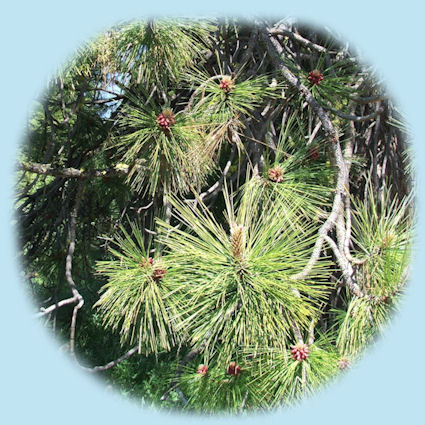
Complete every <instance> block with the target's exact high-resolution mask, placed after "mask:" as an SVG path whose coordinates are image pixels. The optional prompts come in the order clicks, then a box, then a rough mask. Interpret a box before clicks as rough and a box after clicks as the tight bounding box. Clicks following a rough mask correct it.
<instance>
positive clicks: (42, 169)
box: [18, 162, 130, 179]
mask: <svg viewBox="0 0 425 425" xmlns="http://www.w3.org/2000/svg"><path fill="white" fill-rule="evenodd" d="M129 168H130V167H129V166H128V165H123V164H120V166H116V167H114V168H110V169H108V170H83V169H80V170H77V169H76V168H57V167H54V166H52V165H51V164H40V163H37V162H20V163H19V164H18V169H20V170H24V171H29V172H31V173H36V174H42V175H46V176H54V177H62V178H65V179H69V178H75V179H85V178H91V177H102V178H109V177H118V176H125V175H127V174H128V172H129Z"/></svg>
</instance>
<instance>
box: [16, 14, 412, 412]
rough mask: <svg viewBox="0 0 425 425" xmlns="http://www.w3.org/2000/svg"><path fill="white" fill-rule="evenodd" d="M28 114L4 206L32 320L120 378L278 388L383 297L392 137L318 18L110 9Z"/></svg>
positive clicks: (304, 376) (231, 390)
mask: <svg viewBox="0 0 425 425" xmlns="http://www.w3.org/2000/svg"><path fill="white" fill-rule="evenodd" d="M28 127H29V132H28V134H27V135H26V139H27V143H26V144H24V145H23V146H22V151H21V153H20V158H19V166H18V168H19V170H18V172H17V173H18V177H19V180H18V182H17V200H16V208H17V211H18V215H17V217H18V222H19V234H20V238H21V248H22V249H21V254H22V258H23V265H24V269H25V273H26V276H27V280H28V285H29V287H30V288H31V290H32V292H33V295H34V296H35V297H36V300H37V303H38V304H39V308H40V310H39V313H38V316H40V317H41V316H43V317H46V318H47V321H46V325H47V326H50V327H51V328H52V330H53V332H55V333H56V334H58V335H60V336H66V337H67V339H69V351H70V354H71V355H72V356H73V357H74V359H75V360H76V362H77V363H78V365H79V366H81V367H83V368H84V369H86V370H87V371H89V372H96V373H102V374H105V375H106V377H107V379H108V381H110V382H112V383H114V384H116V385H118V386H120V387H121V388H122V389H123V392H124V393H125V394H132V395H135V396H137V397H138V398H141V399H143V400H147V401H149V402H154V403H156V404H159V405H162V406H166V407H180V408H182V409H187V410H195V411H201V412H218V411H226V412H235V413H240V412H243V411H248V410H254V409H264V410H266V409H270V408H273V407H276V406H286V405H290V404H291V403H294V402H296V401H297V400H299V399H300V398H302V397H304V396H305V395H306V394H309V393H311V392H312V391H314V390H316V389H317V388H319V387H320V386H322V385H323V384H324V383H325V382H327V381H328V380H330V379H332V378H333V377H335V376H336V375H337V374H338V373H340V372H341V371H343V370H345V369H347V368H349V366H350V365H351V364H352V363H353V362H354V361H356V360H357V359H358V358H359V357H360V356H361V355H362V353H363V350H364V349H365V347H366V346H367V345H368V344H370V343H371V342H372V341H373V339H374V337H375V335H377V333H379V332H380V331H381V330H382V329H383V328H384V327H385V324H386V323H387V321H388V318H389V317H390V316H391V314H392V312H393V311H394V310H395V309H396V308H397V305H398V303H399V300H400V298H401V295H402V292H403V290H404V287H405V284H406V281H407V274H408V264H409V256H410V245H411V239H412V223H413V208H412V202H411V201H412V181H411V180H412V177H411V175H412V171H411V169H410V164H409V162H408V147H407V142H406V141H407V139H408V132H407V131H406V128H405V126H404V125H403V123H402V118H401V116H400V113H399V111H398V110H397V109H396V107H395V106H394V105H393V103H392V101H391V99H389V98H388V96H387V95H386V93H385V91H384V89H383V88H382V86H381V85H380V84H379V83H378V80H377V78H376V76H375V75H374V74H373V72H372V70H371V69H370V68H368V67H367V66H365V65H363V64H361V63H360V62H359V60H358V59H357V58H356V57H355V56H354V55H353V53H352V52H351V51H350V50H349V49H347V48H346V47H343V46H342V44H340V43H339V42H338V41H337V40H335V39H334V38H332V37H331V36H330V34H328V33H326V32H324V33H317V32H316V33H315V32H313V31H311V30H310V29H309V28H305V27H303V26H302V25H299V24H297V23H291V22H289V21H287V20H281V21H278V22H271V21H256V22H252V23H247V22H240V21H238V20H229V19H226V20H222V21H215V20H203V21H196V22H195V21H185V20H178V21H177V20H162V21H155V20H149V21H146V22H137V23H129V24H123V25H120V26H117V27H115V28H112V29H111V30H110V31H108V32H107V33H105V34H102V35H100V36H99V37H98V38H96V39H94V40H92V41H91V42H90V43H89V44H88V45H87V46H84V47H83V48H82V49H81V50H80V51H79V52H77V54H76V56H75V58H74V59H73V60H72V61H71V62H70V63H68V64H67V65H66V66H65V67H64V68H63V69H62V70H61V71H60V72H59V73H58V74H57V75H56V76H55V77H54V78H52V80H51V82H50V86H49V89H48V90H47V91H46V93H44V94H43V95H42V96H41V97H40V99H39V104H38V106H37V107H36V108H35V109H34V111H33V113H32V117H31V119H30V121H29V124H28ZM46 297H47V300H46V299H45V298H46ZM114 358H115V359H116V360H113V361H111V359H114ZM102 363H105V366H93V365H98V364H102ZM83 364H86V366H83ZM87 365H89V366H87Z"/></svg>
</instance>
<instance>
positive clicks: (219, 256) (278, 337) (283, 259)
mask: <svg viewBox="0 0 425 425" xmlns="http://www.w3.org/2000/svg"><path fill="white" fill-rule="evenodd" d="M249 187H251V188H254V187H255V185H250V186H249ZM224 196H225V201H226V207H227V208H226V214H225V222H224V223H225V224H224V226H223V225H221V224H220V223H219V222H218V221H217V219H216V218H215V217H214V216H213V215H212V214H211V212H210V211H209V210H208V209H207V208H206V206H205V205H204V204H203V203H202V201H200V202H199V204H198V205H199V206H198V207H193V206H190V205H187V204H184V203H182V202H181V201H178V200H177V199H176V198H172V199H171V203H172V204H173V207H174V209H175V214H176V217H177V218H178V220H179V221H180V222H181V223H183V224H184V225H185V226H186V227H187V230H185V229H175V228H172V227H171V226H170V225H167V223H165V222H163V221H159V222H158V224H159V226H160V228H162V229H163V233H162V234H163V236H162V238H161V241H162V243H164V245H165V246H166V247H167V248H168V252H167V254H168V255H167V262H168V263H169V264H170V269H173V271H174V274H175V279H176V280H177V284H179V285H180V286H181V287H182V290H181V291H180V292H179V296H180V297H181V300H180V307H179V310H178V311H179V316H178V318H179V321H180V323H179V325H178V326H179V328H181V329H184V330H185V331H186V332H187V333H188V334H189V341H190V343H191V344H195V345H196V344H200V343H201V342H203V344H204V346H205V348H204V352H205V353H206V354H205V355H206V356H207V357H208V356H210V355H214V354H216V353H217V352H219V355H220V357H222V358H223V360H224V361H229V360H230V359H231V357H232V355H233V354H234V353H235V351H237V350H238V349H239V347H241V346H242V347H245V346H257V347H258V346H263V345H264V346H271V347H280V348H284V347H285V346H286V345H287V341H288V338H290V335H291V334H292V323H294V322H295V323H297V324H298V326H299V327H301V328H306V327H307V326H308V324H309V319H311V318H312V317H313V316H314V315H315V314H316V308H317V305H318V303H319V301H320V300H321V299H323V297H325V296H326V284H325V280H326V276H327V274H328V273H329V271H328V270H327V268H326V262H320V263H319V264H318V265H317V267H316V268H315V269H314V271H313V272H312V274H311V276H310V277H309V278H308V279H305V280H296V281H295V280H291V275H293V274H296V273H298V272H299V271H300V270H302V269H303V267H304V266H305V264H306V262H307V261H308V258H309V252H310V250H309V248H310V246H311V243H312V241H313V238H314V233H315V231H316V228H315V227H305V229H304V232H303V233H302V234H300V233H299V232H297V231H296V230H294V228H293V226H291V225H289V223H290V222H291V221H294V220H295V221H296V215H295V211H292V212H290V211H289V212H288V211H285V215H282V214H281V210H282V209H281V204H280V203H279V202H278V200H273V201H271V200H266V201H265V204H266V205H267V207H266V208H264V209H257V210H256V209H255V207H254V206H255V205H257V203H258V202H259V192H258V191H257V190H254V189H251V190H249V189H245V192H244V194H243V197H242V198H241V200H240V202H239V204H238V205H237V206H236V207H234V206H233V202H232V198H231V195H230V194H229V193H228V192H227V191H225V192H224ZM321 280H322V282H321ZM187 282H190V284H188V283H187ZM218 343H219V348H217V344H218Z"/></svg>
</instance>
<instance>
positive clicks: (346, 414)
mask: <svg viewBox="0 0 425 425" xmlns="http://www.w3.org/2000/svg"><path fill="white" fill-rule="evenodd" d="M203 3H204V4H201V6H199V5H195V3H194V2H193V3H192V2H181V1H175V2H171V1H165V0H162V1H151V2H149V3H144V4H143V3H142V2H140V1H139V2H136V1H125V0H120V1H115V2H112V1H106V0H104V1H89V0H85V1H81V0H72V1H69V2H59V1H34V2H28V4H26V3H25V2H23V1H14V2H12V3H10V4H9V5H7V6H3V7H2V9H3V10H2V12H1V17H0V20H1V25H0V34H1V38H0V40H1V50H0V55H1V56H0V57H1V59H0V62H1V65H0V72H1V83H0V87H1V89H0V96H1V106H0V108H1V115H0V117H1V133H0V134H1V136H0V137H1V148H2V167H1V170H0V172H1V199H2V207H1V220H0V223H1V236H2V240H1V244H0V250H1V256H0V258H1V278H0V279H1V283H0V284H1V288H2V289H1V291H0V296H1V298H2V302H1V307H0V312H1V313H0V314H1V321H0V326H1V334H0V338H1V347H2V348H1V363H0V368H1V375H0V388H1V390H0V391H1V397H0V406H1V408H0V421H1V422H2V423H4V424H9V423H10V424H12V423H13V424H20V423H27V424H45V423H53V424H56V423H60V424H63V425H66V424H86V423H89V422H92V423H99V424H105V425H106V424H123V423H129V422H130V421H131V422H132V423H148V422H154V423H157V424H162V423H168V422H171V421H172V422H173V423H174V424H183V423H196V422H199V419H198V418H195V417H193V416H189V417H186V416H180V415H177V414H168V415H165V414H164V413H157V412H153V411H148V410H142V409H139V408H136V407H135V406H134V404H132V403H131V402H124V401H123V400H122V399H121V398H120V397H117V396H115V395H113V394H111V393H107V392H105V391H104V390H103V389H102V387H101V386H100V385H99V384H98V382H96V381H95V380H94V379H92V378H88V377H86V376H84V375H83V374H82V373H81V372H80V371H79V370H78V369H77V368H76V367H74V366H72V365H71V363H70V361H69V360H67V359H66V358H65V357H63V356H62V355H61V354H60V353H58V346H57V344H56V342H55V341H54V340H53V339H52V338H51V337H50V336H49V335H48V334H47V333H46V332H45V331H44V330H42V328H41V326H40V324H39V323H38V322H37V321H35V320H33V318H32V315H31V308H32V306H31V304H30V302H29V299H28V298H26V297H25V295H24V292H23V290H22V285H20V282H19V277H18V267H17V262H16V260H15V259H14V257H15V252H16V250H15V249H14V246H13V244H14V235H13V228H12V226H11V221H12V215H11V199H12V188H11V186H12V172H13V166H14V159H15V154H16V147H17V144H18V142H19V140H20V136H21V134H22V131H23V129H24V127H25V122H26V120H27V118H28V113H29V109H30V107H31V103H32V101H33V99H34V98H35V97H36V96H37V95H38V94H39V93H40V92H41V91H42V90H43V89H44V86H45V83H46V81H47V79H48V77H49V75H51V74H52V73H53V72H54V71H55V69H56V67H57V66H59V65H60V64H61V63H63V62H64V61H65V60H66V58H68V57H69V56H70V55H71V54H72V52H73V51H74V49H75V48H76V47H77V46H78V45H79V44H80V43H82V42H83V41H85V40H87V39H88V38H89V37H91V36H93V35H94V34H96V33H97V32H99V31H100V30H102V29H105V28H107V27H108V26H110V25H112V24H114V23H116V22H117V21H120V20H124V19H131V18H137V17H143V16H146V15H151V14H154V15H180V16H182V15H185V16H188V15H190V16H193V15H198V16H199V15H204V16H205V15H211V14H215V15H222V14H227V15H230V16H232V15H233V16H245V17H249V16H253V15H255V14H257V15H258V14H260V15H263V16H264V15H268V16H274V17H282V16H287V15H291V16H295V17H299V18H304V19H308V20H309V21H311V22H312V23H316V24H318V25H326V26H329V27H330V28H332V29H334V30H335V31H336V32H338V33H340V35H341V36H342V37H343V38H344V39H346V40H349V41H351V42H352V43H353V44H354V45H355V46H356V47H357V48H358V49H359V50H360V51H361V53H362V54H363V57H364V59H366V60H367V61H369V62H371V63H373V64H376V66H377V69H378V71H379V72H380V73H381V75H382V77H383V80H384V81H385V83H386V84H387V86H388V87H389V88H390V89H391V91H392V93H393V94H394V97H395V98H396V100H397V102H398V105H399V106H400V107H401V109H402V110H404V112H405V114H406V116H407V117H408V121H409V123H410V125H411V128H412V130H413V134H414V139H415V140H414V149H415V163H416V167H417V180H418V188H419V194H420V197H419V203H418V210H419V225H418V233H417V235H418V238H417V239H418V242H417V245H416V251H417V252H421V251H422V249H423V233H424V223H423V217H421V213H422V211H423V205H422V204H423V199H424V197H423V195H424V193H423V190H422V188H421V186H422V183H423V181H424V179H423V174H424V173H423V168H422V165H423V161H424V159H425V158H424V140H423V138H422V126H423V125H424V124H425V119H424V98H423V97H424V90H423V87H424V82H425V72H424V71H425V69H424V60H423V54H424V47H423V42H424V31H423V27H424V24H423V22H422V18H423V16H424V15H423V11H422V10H421V9H422V8H421V7H420V2H419V1H406V0H405V1H403V2H399V3H398V2H391V1H382V2H379V1H376V2H373V1H371V0H368V1H360V0H357V1H348V2H345V1H343V0H340V1H325V0H316V1H307V0H302V1H300V2H297V3H298V4H297V5H296V4H295V3H296V2H295V1H292V2H284V1H274V2H273V1H265V0H264V1H261V2H256V3H255V4H254V5H252V4H248V2H247V1H232V2H231V1H228V0H227V1H213V0H210V1H209V2H208V3H207V2H203ZM423 275H424V262H423V261H421V259H420V258H419V255H417V256H416V259H415V260H414V264H413V270H412V282H411V284H410V286H409V289H408V292H407V295H406V297H405V302H404V304H403V306H402V312H401V313H400V314H399V315H398V316H397V317H396V318H395V319H394V320H393V321H392V325H391V327H390V328H389V329H388V330H387V332H386V334H385V335H384V337H383V338H382V339H381V340H380V341H379V343H378V344H377V345H376V347H374V348H373V349H371V350H369V352H368V355H367V356H366V359H365V360H363V361H362V362H361V363H360V364H359V365H358V366H357V367H356V368H355V369H354V370H352V371H351V372H350V373H349V374H347V375H346V376H345V377H344V378H343V379H341V380H339V381H338V382H334V383H333V384H332V385H331V386H330V387H329V388H328V389H326V390H324V391H322V392H321V393H320V394H318V395H317V396H316V397H315V398H312V399H308V400H306V401H305V402H304V403H303V404H302V405H300V406H299V407H297V408H294V409H292V410H290V411H286V412H277V413H275V414H269V415H267V416H265V417H260V418H257V417H255V416H249V417H248V418H246V419H230V420H226V421H224V423H228V422H244V423H254V421H258V420H261V421H265V420H266V421H267V422H269V423H284V422H285V423H292V424H294V423H297V424H307V423H316V424H341V423H344V424H347V425H348V424H358V423H363V424H372V423H383V424H396V423H401V422H409V421H412V420H415V421H417V423H421V422H422V421H424V419H423V417H424V415H423V413H422V412H423V407H424V406H423V404H424V393H425V392H424V389H423V380H424V367H423V364H424V362H423V352H424V348H425V345H424V337H425V335H424V327H423V326H424V319H423V317H424V313H423V309H424V300H425V291H424V286H423V281H424V279H423ZM201 422H209V423H216V422H218V418H217V417H216V418H212V419H208V420H207V419H204V420H202V421H201ZM422 423H424V422H422Z"/></svg>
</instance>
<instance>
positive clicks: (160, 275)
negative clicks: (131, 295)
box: [152, 269, 167, 280]
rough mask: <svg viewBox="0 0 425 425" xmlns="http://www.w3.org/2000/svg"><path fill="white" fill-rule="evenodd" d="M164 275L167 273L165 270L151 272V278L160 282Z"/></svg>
mask: <svg viewBox="0 0 425 425" xmlns="http://www.w3.org/2000/svg"><path fill="white" fill-rule="evenodd" d="M166 273H167V272H166V270H165V269H156V270H154V271H153V273H152V276H153V278H154V279H155V280H160V279H162V278H163V277H164V276H165V274H166Z"/></svg>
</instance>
